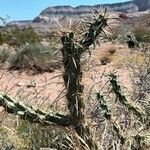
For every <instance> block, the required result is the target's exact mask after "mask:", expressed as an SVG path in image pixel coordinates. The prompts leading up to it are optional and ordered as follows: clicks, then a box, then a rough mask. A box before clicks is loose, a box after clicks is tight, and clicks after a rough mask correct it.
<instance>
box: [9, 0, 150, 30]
mask: <svg viewBox="0 0 150 150" xmlns="http://www.w3.org/2000/svg"><path fill="white" fill-rule="evenodd" d="M105 7H107V8H109V9H110V10H112V11H115V12H121V13H136V12H140V11H146V10H149V9H150V0H132V1H127V2H120V3H115V4H104V5H101V4H98V5H94V6H90V5H81V6H78V7H71V6H55V7H48V8H46V9H45V10H43V11H42V12H41V13H40V14H39V16H37V17H35V18H34V19H33V20H27V21H14V22H10V23H9V24H8V25H9V26H11V25H17V26H26V25H29V24H30V25H32V26H33V27H34V28H35V29H37V30H38V31H42V30H44V31H47V30H48V29H49V28H53V27H56V19H57V20H58V21H60V22H61V23H62V24H63V23H66V22H67V21H68V20H69V19H70V18H72V19H74V20H77V19H82V18H85V17H89V16H90V15H91V12H92V10H93V8H96V9H100V8H105Z"/></svg>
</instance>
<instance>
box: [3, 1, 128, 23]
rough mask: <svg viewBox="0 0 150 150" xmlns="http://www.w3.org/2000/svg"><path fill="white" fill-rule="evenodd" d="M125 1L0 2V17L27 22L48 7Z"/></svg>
mask: <svg viewBox="0 0 150 150" xmlns="http://www.w3.org/2000/svg"><path fill="white" fill-rule="evenodd" d="M124 1H127V0H0V16H1V17H4V18H5V17H6V16H7V15H8V16H9V17H10V19H9V21H12V20H28V19H33V18H34V17H36V16H38V15H39V13H40V12H41V11H42V10H44V9H45V8H47V7H49V6H56V5H71V6H73V7H75V6H78V5H94V4H104V3H115V2H124Z"/></svg>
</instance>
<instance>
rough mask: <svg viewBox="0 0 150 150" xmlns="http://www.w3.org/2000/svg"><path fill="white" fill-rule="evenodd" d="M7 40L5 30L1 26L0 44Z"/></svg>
mask: <svg viewBox="0 0 150 150" xmlns="http://www.w3.org/2000/svg"><path fill="white" fill-rule="evenodd" d="M6 42H7V31H6V30H5V29H4V28H3V27H1V28H0V44H3V43H6Z"/></svg>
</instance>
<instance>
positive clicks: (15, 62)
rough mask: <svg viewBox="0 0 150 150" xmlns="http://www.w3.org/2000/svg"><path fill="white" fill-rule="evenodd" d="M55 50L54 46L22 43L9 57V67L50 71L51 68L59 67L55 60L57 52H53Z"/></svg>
mask: <svg viewBox="0 0 150 150" xmlns="http://www.w3.org/2000/svg"><path fill="white" fill-rule="evenodd" d="M55 51H56V49H55V48H49V47H45V46H43V45H41V44H30V45H24V46H22V47H21V48H20V49H19V50H18V51H17V52H16V54H14V55H13V56H12V57H11V58H10V60H9V62H10V69H32V70H35V71H38V72H41V71H52V69H53V68H56V67H59V64H58V60H57V61H56V59H58V57H57V56H58V54H56V53H55V54H54V52H55Z"/></svg>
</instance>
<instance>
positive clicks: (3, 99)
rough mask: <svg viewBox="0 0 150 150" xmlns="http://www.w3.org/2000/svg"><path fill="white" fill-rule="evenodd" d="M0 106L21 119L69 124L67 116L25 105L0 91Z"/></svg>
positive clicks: (44, 123)
mask: <svg viewBox="0 0 150 150" xmlns="http://www.w3.org/2000/svg"><path fill="white" fill-rule="evenodd" d="M0 106H2V107H4V108H5V110H6V112H8V113H10V114H15V115H18V116H20V117H21V118H22V119H24V120H28V121H30V122H34V123H41V124H43V125H50V124H51V123H55V124H57V125H61V126H69V125H71V119H70V118H69V116H63V115H60V114H56V115H53V114H49V113H46V112H43V111H41V110H39V109H34V108H32V107H27V106H25V105H24V104H21V103H19V102H17V101H15V100H14V99H13V98H11V97H9V96H7V95H5V94H2V93H0Z"/></svg>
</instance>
